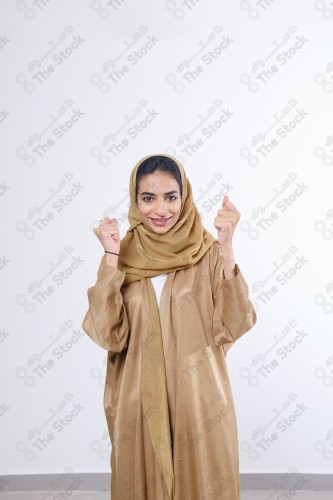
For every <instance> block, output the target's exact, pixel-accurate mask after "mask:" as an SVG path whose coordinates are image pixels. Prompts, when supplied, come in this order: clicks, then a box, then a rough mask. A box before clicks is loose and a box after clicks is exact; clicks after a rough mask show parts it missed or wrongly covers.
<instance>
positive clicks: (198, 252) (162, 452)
mask: <svg viewBox="0 0 333 500" xmlns="http://www.w3.org/2000/svg"><path fill="white" fill-rule="evenodd" d="M158 155H159V156H166V157H168V158H171V159H172V160H173V161H174V162H176V164H177V165H178V168H179V170H180V173H181V178H182V184H183V192H182V204H181V213H180V217H179V219H178V221H177V223H176V224H175V225H174V226H173V227H172V228H171V229H170V230H169V231H167V232H166V233H164V234H157V233H155V232H154V231H152V230H151V229H150V228H147V227H144V225H143V223H142V222H141V219H140V216H139V211H138V207H137V204H136V200H135V181H136V173H137V170H138V168H139V166H140V164H141V163H142V162H143V161H144V160H146V159H147V158H149V157H150V156H155V155H148V156H145V157H143V158H142V159H141V160H140V161H138V163H137V164H136V165H135V167H134V168H133V170H132V173H131V177H130V183H129V191H130V208H129V213H128V220H129V223H130V228H129V229H128V230H127V232H126V235H125V236H124V238H123V239H122V240H121V242H120V255H119V259H118V269H119V270H121V271H123V272H125V273H126V276H125V279H124V282H123V286H125V285H128V284H129V283H132V282H134V281H138V280H141V279H147V278H150V277H152V276H157V275H159V274H163V273H170V272H172V271H176V270H178V269H184V268H187V267H190V266H192V265H193V264H195V263H196V262H198V261H199V260H200V259H201V258H202V257H203V256H204V255H205V253H206V252H207V250H208V249H209V248H210V246H211V245H212V244H213V242H214V241H216V238H214V236H213V235H212V234H211V233H209V232H208V231H207V230H206V229H205V228H204V227H203V226H202V221H201V217H200V214H199V212H198V210H197V208H196V206H195V204H194V202H193V197H192V188H191V184H190V182H189V180H188V179H187V177H186V174H185V171H184V168H183V166H182V165H181V163H179V161H178V160H177V159H176V158H174V157H173V156H171V155H166V154H160V153H158ZM147 282H148V291H149V319H148V328H147V334H146V339H145V343H144V349H143V353H142V365H141V366H142V367H141V374H140V397H141V402H142V407H143V411H144V414H145V416H146V419H147V424H148V427H149V432H150V437H151V441H152V446H153V448H154V451H155V455H156V459H157V461H158V463H159V466H160V469H161V473H162V475H163V478H164V481H165V486H166V488H167V491H168V494H169V498H170V500H172V499H173V498H174V474H173V458H172V446H171V432H170V419H169V410H168V398H167V383H166V373H165V359H164V351H163V341H162V332H161V324H160V316H159V311H158V304H157V299H156V294H155V290H154V288H153V285H152V283H151V280H150V279H148V280H147Z"/></svg>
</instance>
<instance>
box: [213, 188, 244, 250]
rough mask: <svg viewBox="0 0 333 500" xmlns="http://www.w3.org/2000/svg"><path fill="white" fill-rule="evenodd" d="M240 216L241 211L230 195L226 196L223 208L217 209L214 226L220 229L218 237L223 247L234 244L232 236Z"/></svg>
mask: <svg viewBox="0 0 333 500" xmlns="http://www.w3.org/2000/svg"><path fill="white" fill-rule="evenodd" d="M240 216H241V214H240V212H239V211H238V210H237V208H236V207H235V205H234V204H233V203H231V201H230V200H229V198H228V196H224V197H223V201H222V208H220V209H219V210H218V211H217V216H216V217H215V219H214V226H215V228H216V229H217V230H218V239H219V242H220V245H221V247H222V248H223V247H228V246H229V247H231V246H232V237H233V234H234V231H235V228H236V225H237V224H238V221H239V219H240Z"/></svg>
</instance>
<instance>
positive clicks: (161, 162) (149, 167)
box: [135, 155, 183, 199]
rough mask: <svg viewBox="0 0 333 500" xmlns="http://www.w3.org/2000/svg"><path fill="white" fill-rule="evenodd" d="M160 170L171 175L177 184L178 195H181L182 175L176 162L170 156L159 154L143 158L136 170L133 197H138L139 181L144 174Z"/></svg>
mask: <svg viewBox="0 0 333 500" xmlns="http://www.w3.org/2000/svg"><path fill="white" fill-rule="evenodd" d="M157 170H158V171H161V172H166V173H168V174H169V175H170V176H171V177H173V178H174V179H175V180H176V181H177V182H178V185H179V190H180V196H181V197H182V195H183V183H182V177H181V174H180V170H179V168H178V165H177V163H176V162H175V161H174V160H172V159H171V158H168V157H167V156H160V155H154V156H150V157H149V158H147V159H146V160H144V161H143V162H142V163H141V164H140V166H139V168H138V170H137V172H136V181H135V199H137V197H138V187H139V182H140V180H141V179H142V177H144V176H145V175H149V174H152V173H154V172H156V171H157Z"/></svg>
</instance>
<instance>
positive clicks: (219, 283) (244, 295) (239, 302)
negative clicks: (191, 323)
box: [210, 242, 257, 353]
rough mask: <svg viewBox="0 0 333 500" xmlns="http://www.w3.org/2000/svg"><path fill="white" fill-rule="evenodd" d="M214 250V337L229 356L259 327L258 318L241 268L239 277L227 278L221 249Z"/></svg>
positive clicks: (212, 269)
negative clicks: (235, 346) (250, 331)
mask: <svg viewBox="0 0 333 500" xmlns="http://www.w3.org/2000/svg"><path fill="white" fill-rule="evenodd" d="M213 246H215V248H214V249H213V252H212V259H211V260H210V267H211V269H210V271H211V276H212V279H211V283H212V295H213V302H214V318H213V330H214V331H213V335H214V341H215V344H216V345H219V344H222V346H223V349H224V351H225V353H226V352H227V351H228V349H230V347H231V346H232V345H233V343H234V342H235V341H236V340H237V339H239V338H240V337H241V336H242V335H244V334H245V333H246V332H247V331H249V330H250V329H251V328H252V327H253V326H254V325H255V324H256V322H257V315H256V312H255V309H254V307H253V305H252V303H251V301H250V299H249V289H248V285H247V283H246V281H245V279H244V277H243V275H242V273H241V270H240V268H239V266H238V264H235V272H236V275H235V276H234V277H233V278H224V274H223V255H222V251H221V248H220V245H219V243H218V242H217V243H214V244H213Z"/></svg>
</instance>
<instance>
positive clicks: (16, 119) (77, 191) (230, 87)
mask: <svg viewBox="0 0 333 500" xmlns="http://www.w3.org/2000/svg"><path fill="white" fill-rule="evenodd" d="M324 4H326V6H325V7H324ZM0 10H1V21H0V22H1V24H0V41H1V45H0V47H1V48H0V61H1V82H0V85H1V93H0V110H1V117H0V120H1V122H0V140H1V148H0V154H1V178H0V185H1V193H0V194H1V196H0V204H1V224H2V231H1V234H2V238H1V252H0V253H1V255H0V257H1V266H0V267H1V269H0V287H1V297H2V300H1V308H2V314H1V327H0V353H1V370H2V376H1V385H2V389H1V398H0V407H1V412H0V414H1V418H0V423H1V431H0V432H1V436H0V440H1V450H2V451H1V473H2V474H30V473H31V474H32V473H34V474H36V473H51V472H59V473H61V472H63V471H66V470H72V471H79V472H92V471H96V472H109V470H110V469H109V458H110V451H111V446H110V442H109V436H108V432H107V426H106V420H105V416H104V411H103V387H104V379H105V367H106V364H105V361H106V355H107V353H106V351H103V350H102V349H101V348H99V347H98V346H97V345H95V344H94V343H93V342H92V341H91V339H90V338H89V337H87V336H86V334H85V333H84V332H83V330H82V329H81V324H82V320H83V317H84V315H85V313H86V310H87V307H88V301H87V289H88V287H90V286H92V285H93V284H94V283H95V281H96V273H97V269H98V265H99V263H100V259H101V257H102V255H103V250H102V247H101V245H100V243H99V242H98V240H97V238H96V237H95V236H94V235H93V233H92V228H93V227H94V226H95V225H97V222H98V220H99V219H101V217H102V216H106V215H108V216H111V217H116V218H117V219H118V222H119V224H120V227H121V236H124V234H125V232H126V230H127V227H128V221H127V210H128V201H129V196H128V182H129V174H130V172H131V170H132V168H133V166H134V165H135V163H136V162H137V161H138V160H139V159H140V158H141V157H142V156H144V155H147V154H153V153H159V152H160V153H170V154H173V155H175V156H177V157H178V158H179V159H180V161H182V162H183V165H184V167H185V170H186V172H187V175H188V177H189V179H190V182H191V184H192V188H193V192H194V198H195V201H196V204H197V207H198V209H199V211H200V213H201V214H202V216H203V221H204V225H205V227H206V228H207V229H208V230H210V231H211V232H212V233H213V234H214V235H216V231H215V228H214V226H213V220H214V218H215V216H216V213H217V210H218V208H220V207H221V203H222V198H223V194H228V195H229V197H230V200H231V201H232V202H233V203H234V204H235V205H236V207H237V208H238V209H239V211H240V212H241V214H242V217H241V221H240V222H239V224H238V226H237V229H236V233H235V236H234V253H235V257H236V262H237V263H238V265H239V266H240V269H241V271H242V273H243V275H244V277H245V279H246V280H247V282H248V285H249V288H250V297H251V299H252V301H253V304H254V305H255V308H256V311H257V316H258V321H257V324H256V325H255V327H254V328H253V329H252V330H250V331H249V332H248V333H247V334H246V335H245V336H243V337H242V338H241V339H239V341H237V342H236V344H235V345H234V346H233V347H232V349H231V350H230V351H229V352H228V356H227V362H228V367H229V373H230V378H231V384H232V388H233V394H234V400H235V405H236V412H237V416H238V431H239V447H240V471H241V472H255V473H260V472H261V473H263V472H279V473H280V472H281V473H283V472H286V471H291V470H297V471H298V472H304V473H306V472H313V473H325V472H326V473H328V472H331V470H332V444H333V429H332V421H333V420H332V413H333V412H332V395H333V374H332V366H333V341H332V326H333V321H332V320H333V298H332V290H333V281H332V280H333V275H332V271H333V268H332V249H333V225H332V220H333V205H332V185H333V182H332V181H333V156H332V142H333V140H332V137H333V136H332V133H333V130H332V111H333V105H332V103H333V101H332V99H333V78H332V77H333V61H332V51H331V48H332V43H333V12H332V7H329V2H321V3H319V2H313V1H312V0H311V1H310V0H307V1H304V0H303V1H301V0H298V1H294V2H288V1H286V0H284V1H282V0H281V1H279V2H273V1H271V2H269V1H268V0H267V1H266V2H265V1H264V0H261V1H260V2H255V1H253V0H251V1H248V2H227V1H224V2H221V1H217V0H216V1H212V0H209V1H207V0H206V1H205V2H204V1H203V0H201V1H197V2H196V1H194V0H193V1H192V2H191V1H190V0H187V1H184V2H181V1H179V0H177V1H174V2H152V1H151V2H148V1H141V2H134V1H129V0H125V1H123V2H121V1H119V2H118V3H117V2H116V0H112V1H111V2H106V1H105V0H101V1H100V2H90V1H79V0H76V1H71V2H67V1H65V0H61V1H60V0H58V1H57V2H49V3H48V2H47V1H46V0H44V1H43V0H34V1H32V0H27V1H26V2H25V4H24V2H12V1H10V0H7V1H2V2H1V5H0ZM149 41H150V42H149ZM221 43H222V45H221ZM146 44H147V45H146ZM223 47H224V48H223ZM121 72H122V76H121V77H120V76H119V75H120V74H121ZM116 75H118V76H116ZM148 117H150V118H149V120H150V121H148ZM223 120H224V121H223ZM212 129H214V133H211V132H209V131H210V130H212ZM226 187H227V190H228V191H223V190H224V189H226ZM74 262H76V263H77V264H76V268H75V269H74V267H73V268H72V267H71V266H72V264H73V263H74ZM286 276H287V277H286ZM269 295H270V298H268V297H269ZM74 407H75V408H76V413H77V414H76V416H74V417H72V418H69V417H68V416H69V415H70V412H71V410H72V409H73V408H74ZM66 417H67V418H66ZM61 422H63V423H66V425H63V424H62V423H61ZM269 440H270V444H269Z"/></svg>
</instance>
